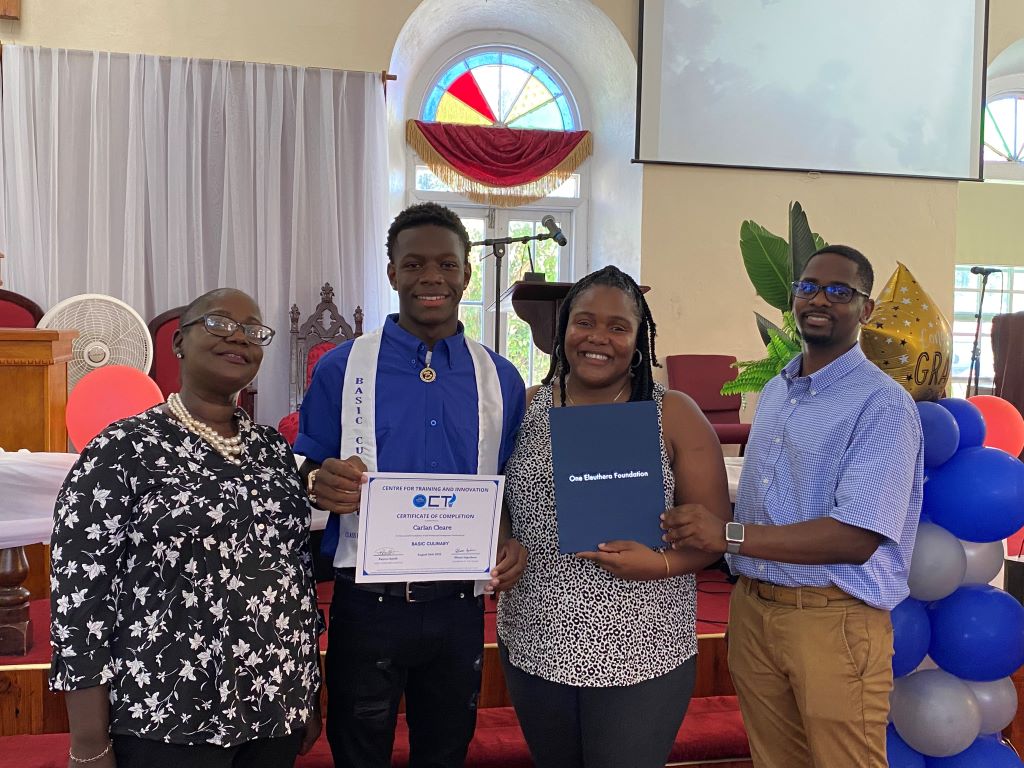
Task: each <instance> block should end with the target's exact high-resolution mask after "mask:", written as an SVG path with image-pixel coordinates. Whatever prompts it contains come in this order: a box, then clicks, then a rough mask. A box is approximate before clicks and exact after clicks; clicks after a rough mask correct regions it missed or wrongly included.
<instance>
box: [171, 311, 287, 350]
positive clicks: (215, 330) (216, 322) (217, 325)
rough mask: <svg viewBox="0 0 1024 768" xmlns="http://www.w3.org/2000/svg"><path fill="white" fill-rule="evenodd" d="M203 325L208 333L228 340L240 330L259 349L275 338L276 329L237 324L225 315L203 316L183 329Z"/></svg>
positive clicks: (259, 325)
mask: <svg viewBox="0 0 1024 768" xmlns="http://www.w3.org/2000/svg"><path fill="white" fill-rule="evenodd" d="M196 323H202V324H203V327H204V328H205V329H206V332H207V333H209V334H212V335H213V336H219V337H220V338H222V339H226V338H228V337H229V336H231V335H232V334H233V333H234V332H235V331H237V330H238V329H239V328H241V329H242V333H244V334H245V340H246V341H248V342H249V343H250V344H255V345H256V346H258V347H265V346H267V344H269V343H270V341H271V339H273V338H274V333H275V331H274V329H273V328H269V327H267V326H265V325H261V324H259V323H236V322H235V321H234V320H232V319H231V318H230V317H224V316H223V315H202V316H201V317H197V318H196V319H195V320H190V321H189V322H187V323H184V324H183V325H182V326H181V327H182V328H188V327H189V326H190V325H195V324H196Z"/></svg>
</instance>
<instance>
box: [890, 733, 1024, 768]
mask: <svg viewBox="0 0 1024 768" xmlns="http://www.w3.org/2000/svg"><path fill="white" fill-rule="evenodd" d="M924 764H925V765H926V766H927V768H1021V766H1024V763H1022V762H1021V761H1020V758H1019V757H1017V755H1016V754H1014V751H1013V750H1012V749H1010V748H1009V747H1007V746H1006V745H1005V744H1003V743H1002V742H1001V741H999V739H996V738H993V737H992V736H982V737H980V738H979V739H977V740H976V741H975V742H974V743H973V744H971V746H969V747H968V748H967V749H965V750H964V751H963V752H961V753H960V754H958V755H953V756H952V757H929V758H928V759H927V760H926V761H925V763H924ZM889 765H890V766H891V765H893V764H892V762H890V763H889Z"/></svg>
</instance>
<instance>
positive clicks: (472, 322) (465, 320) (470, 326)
mask: <svg viewBox="0 0 1024 768" xmlns="http://www.w3.org/2000/svg"><path fill="white" fill-rule="evenodd" d="M483 314H484V310H483V307H481V306H480V305H479V304H460V305H459V320H461V321H462V324H463V325H464V326H466V337H467V338H470V339H473V340H474V341H481V342H482V341H483V339H484V336H483V332H484V324H483Z"/></svg>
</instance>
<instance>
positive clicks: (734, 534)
mask: <svg viewBox="0 0 1024 768" xmlns="http://www.w3.org/2000/svg"><path fill="white" fill-rule="evenodd" d="M725 540H726V541H743V524H742V523H726V524H725Z"/></svg>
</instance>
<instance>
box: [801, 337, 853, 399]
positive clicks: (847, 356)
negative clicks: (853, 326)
mask: <svg viewBox="0 0 1024 768" xmlns="http://www.w3.org/2000/svg"><path fill="white" fill-rule="evenodd" d="M866 360H867V357H866V356H865V355H864V350H862V349H861V348H860V344H859V343H857V344H854V345H853V346H852V347H850V349H849V350H847V351H846V352H844V353H843V354H842V355H840V356H839V357H837V358H836V359H835V360H833V361H832V362H831V363H829V364H828V365H826V366H825V367H824V368H822V369H821V370H819V371H815V372H814V373H812V374H811V375H810V376H801V375H800V366H802V365H803V362H804V356H803V353H801V354H799V355H797V356H796V357H794V358H793V359H792V360H790V361H789V362H788V363H786V367H785V368H783V369H782V378H783V380H785V382H786V387H787V389H788V388H791V387H792V386H793V384H794V383H796V382H797V381H801V380H803V381H805V382H807V384H808V386H809V387H810V388H812V389H813V390H814V391H815V392H823V391H824V390H825V389H827V388H828V387H830V386H831V385H832V384H834V383H835V382H837V381H839V380H840V379H842V378H843V377H844V376H846V375H847V374H849V373H851V372H852V371H854V370H856V369H857V367H858V366H860V365H861V364H863V363H864V362H865V361H866Z"/></svg>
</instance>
